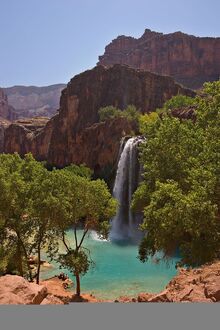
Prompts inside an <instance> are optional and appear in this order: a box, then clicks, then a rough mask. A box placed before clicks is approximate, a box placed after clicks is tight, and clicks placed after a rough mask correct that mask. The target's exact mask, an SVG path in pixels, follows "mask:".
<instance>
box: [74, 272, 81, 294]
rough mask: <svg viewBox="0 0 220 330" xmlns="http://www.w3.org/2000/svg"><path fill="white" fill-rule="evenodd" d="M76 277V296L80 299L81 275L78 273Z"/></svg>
mask: <svg viewBox="0 0 220 330" xmlns="http://www.w3.org/2000/svg"><path fill="white" fill-rule="evenodd" d="M75 277H76V295H77V297H80V293H81V292H80V291H81V290H80V277H79V274H78V273H76V275H75Z"/></svg>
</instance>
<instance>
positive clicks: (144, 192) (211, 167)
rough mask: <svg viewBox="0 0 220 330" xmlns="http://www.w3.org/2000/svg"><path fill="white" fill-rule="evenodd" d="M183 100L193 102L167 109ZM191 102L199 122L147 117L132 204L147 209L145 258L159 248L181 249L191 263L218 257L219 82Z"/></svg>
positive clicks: (142, 246)
mask: <svg viewBox="0 0 220 330" xmlns="http://www.w3.org/2000/svg"><path fill="white" fill-rule="evenodd" d="M177 101H178V102H177ZM180 101H181V102H182V101H183V103H184V104H186V103H187V102H188V101H189V104H190V102H191V101H190V100H188V98H187V99H186V97H183V98H182V97H181V98H180V96H178V98H177V97H174V98H173V99H172V100H171V101H169V102H168V103H167V104H166V105H165V110H166V108H167V109H168V108H170V107H171V108H172V107H176V106H181V105H182V103H181V102H180ZM185 101H187V102H185ZM192 103H193V105H194V106H195V109H196V110H195V111H196V118H197V119H196V122H195V123H193V122H192V121H191V120H179V119H177V118H172V117H171V116H170V115H169V114H167V115H164V116H162V117H159V116H158V117H157V118H153V120H149V119H147V120H145V119H143V118H142V126H141V130H142V133H143V135H144V136H145V137H146V139H145V142H144V143H143V144H142V147H141V157H140V160H141V163H142V165H143V168H144V174H143V182H142V183H141V185H140V186H139V188H138V189H137V191H136V192H135V194H134V196H133V208H138V209H142V210H143V211H144V222H143V224H142V226H141V228H142V230H144V231H145V232H146V234H145V238H144V239H143V241H142V243H141V244H140V249H139V257H140V259H141V261H145V260H147V258H148V257H149V256H152V255H154V254H155V253H156V252H157V251H158V250H162V251H164V256H169V255H170V254H171V253H173V251H174V250H175V249H177V248H179V250H180V254H181V263H182V264H187V265H199V264H201V263H204V262H208V261H211V260H213V259H214V258H217V257H218V256H219V252H220V221H219V220H220V219H219V214H220V212H219V207H220V203H219V200H220V171H219V168H220V142H219V141H220V139H219V138H220V120H219V119H220V117H219V116H220V115H219V113H220V112H219V110H220V82H214V83H208V84H205V85H204V93H203V95H202V96H200V97H197V98H196V99H194V100H193V101H192Z"/></svg>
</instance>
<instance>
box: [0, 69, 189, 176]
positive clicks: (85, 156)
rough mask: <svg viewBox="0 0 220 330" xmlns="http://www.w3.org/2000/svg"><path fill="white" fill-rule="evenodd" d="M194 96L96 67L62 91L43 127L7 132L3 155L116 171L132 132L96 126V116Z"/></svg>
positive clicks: (120, 125) (155, 79) (117, 124)
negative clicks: (122, 144)
mask: <svg viewBox="0 0 220 330" xmlns="http://www.w3.org/2000/svg"><path fill="white" fill-rule="evenodd" d="M179 93H181V94H185V95H190V96H194V92H192V91H191V90H189V89H184V88H182V87H181V86H180V85H178V84H176V83H175V82H174V81H173V79H172V78H169V77H164V76H159V75H156V74H153V73H150V72H142V71H137V70H134V69H132V68H129V67H128V66H121V65H115V66H113V67H111V68H109V69H106V68H104V67H102V66H98V67H95V68H94V69H92V70H89V71H86V72H84V73H82V74H80V75H77V76H75V77H74V78H73V79H72V80H71V81H70V82H69V84H68V85H67V88H66V89H64V90H63V92H62V96H61V101H60V110H59V113H58V114H56V115H55V116H54V117H52V118H51V119H50V120H49V121H48V122H47V123H46V126H44V125H45V123H44V125H43V126H44V127H40V128H39V127H38V126H37V124H36V122H35V120H34V119H32V120H33V121H34V124H28V122H24V121H23V122H22V121H16V122H15V123H13V124H12V125H10V126H9V127H8V128H7V129H6V131H5V143H4V151H5V152H6V153H13V152H15V151H17V152H18V153H19V154H21V155H24V154H25V153H27V152H29V151H30V152H32V153H33V155H34V156H35V158H36V159H38V160H47V162H48V164H50V165H52V166H57V167H63V166H65V165H68V164H70V163H76V164H81V163H84V164H86V165H87V166H89V167H90V168H92V169H95V172H96V173H99V172H100V171H101V170H103V169H106V168H109V167H112V166H114V164H115V162H116V161H117V155H118V151H119V146H120V140H121V138H122V137H123V136H125V135H129V134H131V132H136V130H137V128H136V125H135V123H133V122H131V121H128V120H127V119H126V118H116V119H114V120H113V121H106V122H99V115H98V110H99V109H100V108H101V107H104V106H108V105H113V106H116V107H118V108H121V109H124V108H126V107H127V106H128V105H129V104H133V105H135V106H136V107H137V109H139V111H141V112H142V113H145V112H149V111H153V110H155V109H156V108H157V107H161V106H162V105H163V103H164V102H165V101H166V100H167V99H169V98H170V97H171V96H173V95H177V94H179Z"/></svg>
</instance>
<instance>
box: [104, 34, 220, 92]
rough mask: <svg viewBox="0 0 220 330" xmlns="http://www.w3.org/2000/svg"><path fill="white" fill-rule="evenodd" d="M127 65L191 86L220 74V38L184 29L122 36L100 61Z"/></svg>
mask: <svg viewBox="0 0 220 330" xmlns="http://www.w3.org/2000/svg"><path fill="white" fill-rule="evenodd" d="M98 64H101V65H105V66H107V67H109V66H111V65H113V64H127V65H129V66H131V67H133V68H135V69H142V70H147V71H151V72H156V73H158V74H162V75H168V76H171V77H173V78H175V80H176V81H177V82H179V83H181V84H183V85H185V86H187V87H189V88H195V89H197V88H200V87H202V84H203V83H204V82H205V81H213V80H218V79H219V76H220V38H210V37H202V38H201V37H195V36H192V35H187V34H185V33H182V32H175V33H170V34H163V33H157V32H154V31H151V30H149V29H146V30H145V32H144V34H143V35H142V36H141V37H140V38H138V39H136V38H132V37H126V36H119V37H118V38H117V39H115V40H113V41H112V42H111V43H110V44H109V45H108V46H106V48H105V53H104V55H103V56H100V57H99V63H98Z"/></svg>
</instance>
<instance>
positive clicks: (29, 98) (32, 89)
mask: <svg viewBox="0 0 220 330" xmlns="http://www.w3.org/2000/svg"><path fill="white" fill-rule="evenodd" d="M65 87H66V85H65V84H55V85H51V86H45V87H37V86H13V87H8V88H2V90H3V91H4V92H5V94H6V95H7V97H8V103H9V104H10V105H11V106H12V107H13V108H14V112H15V114H16V117H17V118H31V117H35V116H46V117H52V116H53V115H54V114H55V113H56V111H57V109H59V102H60V96H61V91H62V90H63V89H64V88H65Z"/></svg>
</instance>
